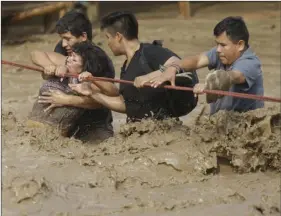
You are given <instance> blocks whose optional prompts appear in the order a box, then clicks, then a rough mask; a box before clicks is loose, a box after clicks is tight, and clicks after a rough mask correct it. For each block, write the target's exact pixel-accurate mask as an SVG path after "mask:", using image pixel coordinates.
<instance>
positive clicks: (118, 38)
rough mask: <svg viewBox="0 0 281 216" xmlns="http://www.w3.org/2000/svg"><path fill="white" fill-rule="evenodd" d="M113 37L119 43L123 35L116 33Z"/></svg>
mask: <svg viewBox="0 0 281 216" xmlns="http://www.w3.org/2000/svg"><path fill="white" fill-rule="evenodd" d="M115 37H116V39H117V41H118V42H120V41H121V40H122V39H123V35H122V34H121V33H119V32H116V34H115Z"/></svg>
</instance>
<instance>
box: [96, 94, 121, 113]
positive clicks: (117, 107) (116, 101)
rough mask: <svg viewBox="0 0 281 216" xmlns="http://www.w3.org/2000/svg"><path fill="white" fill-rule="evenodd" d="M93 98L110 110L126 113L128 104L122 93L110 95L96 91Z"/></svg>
mask: <svg viewBox="0 0 281 216" xmlns="http://www.w3.org/2000/svg"><path fill="white" fill-rule="evenodd" d="M91 98H93V99H94V100H95V101H97V102H99V103H100V104H102V105H103V106H105V107H107V108H108V109H110V110H113V111H115V112H119V113H126V106H125V102H124V99H123V97H122V95H120V96H118V97H110V96H107V95H104V94H101V93H94V94H92V95H91Z"/></svg>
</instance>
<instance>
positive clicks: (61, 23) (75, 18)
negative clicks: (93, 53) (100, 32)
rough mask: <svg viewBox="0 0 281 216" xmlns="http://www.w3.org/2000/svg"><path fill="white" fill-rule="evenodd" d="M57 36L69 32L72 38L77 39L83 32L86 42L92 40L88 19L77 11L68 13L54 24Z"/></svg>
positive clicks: (90, 25)
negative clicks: (86, 38) (85, 35)
mask: <svg viewBox="0 0 281 216" xmlns="http://www.w3.org/2000/svg"><path fill="white" fill-rule="evenodd" d="M56 31H57V33H58V34H63V33H66V32H70V33H71V34H72V35H73V36H75V37H79V36H82V35H83V32H86V33H87V37H88V40H92V24H91V22H90V20H89V19H88V17H87V16H86V15H85V14H83V13H81V12H77V11H74V10H72V11H69V12H67V13H66V14H65V15H64V16H63V17H62V18H60V19H59V20H58V22H57V24H56Z"/></svg>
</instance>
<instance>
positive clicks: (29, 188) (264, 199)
mask: <svg viewBox="0 0 281 216" xmlns="http://www.w3.org/2000/svg"><path fill="white" fill-rule="evenodd" d="M241 4H242V3H241ZM243 4H244V3H243ZM245 4H246V6H247V5H248V4H249V3H245ZM241 8H243V7H241V5H240V4H239V5H238V4H234V3H231V4H221V5H220V4H217V5H214V6H210V7H207V8H205V9H202V11H201V13H199V12H198V14H197V15H195V17H194V18H193V19H191V20H188V21H184V20H180V19H173V20H141V21H140V32H141V37H140V39H141V40H143V41H151V40H153V39H163V40H164V44H165V46H166V47H169V48H171V49H173V50H174V51H175V52H177V53H178V54H179V55H181V56H186V55H192V54H193V53H198V52H202V51H204V50H207V49H209V48H210V47H211V46H213V45H214V44H213V37H212V29H213V27H214V25H215V24H216V23H217V22H218V21H219V20H220V19H221V18H223V17H225V16H227V15H229V14H228V13H226V12H222V14H220V15H217V11H225V10H226V9H227V10H228V11H229V10H230V9H231V10H232V12H233V13H234V14H235V15H243V16H244V17H245V20H246V22H247V24H248V27H249V31H250V34H251V37H250V44H251V46H252V47H253V49H254V50H255V51H256V53H257V55H258V56H259V57H260V59H261V61H262V63H263V72H264V86H265V94H266V95H270V96H276V97H280V9H279V8H278V4H277V3H270V2H265V3H262V2H261V3H255V4H253V5H252V6H251V7H250V6H249V5H248V8H250V9H251V8H252V10H253V11H250V9H249V11H246V10H241ZM244 8H245V7H244ZM224 9H225V10H224ZM206 14H208V15H210V16H209V17H206ZM210 17H212V18H210ZM199 26H200V28H199ZM167 32H168V33H169V34H167ZM58 39H59V38H58V37H57V35H55V34H53V35H40V36H38V35H37V36H32V37H29V38H26V39H25V38H21V41H19V43H18V44H13V43H5V44H4V45H3V46H2V59H5V60H10V61H15V62H19V63H26V64H31V63H30V60H29V57H28V55H29V53H30V51H32V50H34V49H41V50H46V51H47V50H48V51H50V50H52V49H53V47H54V45H55V43H56V41H58ZM94 41H95V42H96V43H99V44H100V45H101V46H102V48H104V49H105V50H106V51H107V53H109V54H110V55H111V53H110V52H109V49H108V48H107V45H106V42H105V41H104V39H103V38H102V36H101V35H100V34H98V35H97V36H96V37H95V38H94ZM111 57H112V58H113V61H114V64H115V68H116V71H118V73H119V69H120V67H121V64H122V62H123V60H124V59H123V58H122V57H113V56H112V55H111ZM198 73H199V77H200V80H202V81H203V80H204V77H205V76H206V74H207V70H205V69H204V70H199V72H198ZM116 76H117V77H118V74H117V75H116ZM41 83H42V80H41V77H40V75H39V74H38V73H36V72H33V71H28V70H22V69H18V68H12V67H9V66H2V86H3V87H2V96H3V97H2V185H1V186H2V208H3V209H2V214H3V215H5V216H10V215H31V216H32V215H56V216H70V215H75V216H76V215H116V216H119V215H120V216H129V215H138V216H154V215H161V216H162V215H165V216H166V215H167V216H174V215H183V216H185V215H199V216H200V215H202V216H203V215H216V216H217V215H218V216H224V215H227V216H229V215H233V216H236V215H243V216H244V215H245V216H259V215H280V170H281V164H280V160H281V151H280V119H281V115H280V105H279V104H272V103H266V108H265V109H260V110H256V111H251V112H248V113H244V114H237V113H231V112H219V113H217V114H216V115H215V116H212V117H209V116H208V109H206V110H205V111H204V108H205V107H206V106H205V105H206V104H205V97H204V96H202V97H200V103H199V105H198V107H197V108H196V109H195V110H194V111H193V112H192V113H190V115H188V116H186V117H184V118H181V120H182V122H176V121H173V120H172V119H171V120H167V121H164V122H153V121H144V122H141V123H135V124H130V125H124V123H125V116H124V115H122V114H117V113H114V129H115V136H114V137H113V138H110V139H108V140H106V141H105V142H103V143H100V144H95V143H91V144H87V145H86V144H82V143H81V142H79V141H77V140H74V139H68V138H62V137H60V136H59V135H58V134H57V133H56V131H55V129H52V128H48V127H45V128H36V129H34V128H29V127H27V126H26V125H25V124H26V119H27V116H28V113H29V112H30V111H31V108H32V105H33V102H34V101H35V98H36V96H37V94H38V90H39V87H40V85H41ZM274 105H275V106H274ZM201 111H204V112H203V114H202V112H201Z"/></svg>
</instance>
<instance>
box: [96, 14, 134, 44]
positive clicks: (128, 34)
mask: <svg viewBox="0 0 281 216" xmlns="http://www.w3.org/2000/svg"><path fill="white" fill-rule="evenodd" d="M105 28H110V29H109V31H111V32H112V34H116V33H117V32H119V33H121V34H122V35H124V37H125V38H126V39H128V40H132V39H137V38H138V34H139V25H138V21H137V19H136V17H135V15H134V14H133V13H131V12H127V11H117V12H113V13H110V14H108V15H107V16H105V17H103V18H102V20H101V30H104V29H105Z"/></svg>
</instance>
